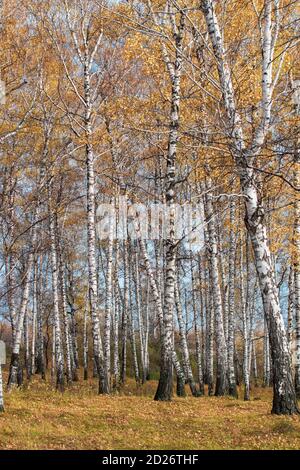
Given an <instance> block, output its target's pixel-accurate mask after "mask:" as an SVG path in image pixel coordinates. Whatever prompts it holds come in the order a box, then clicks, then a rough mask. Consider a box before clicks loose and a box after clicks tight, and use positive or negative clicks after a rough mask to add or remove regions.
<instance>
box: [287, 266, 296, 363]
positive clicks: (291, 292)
mask: <svg viewBox="0 0 300 470" xmlns="http://www.w3.org/2000/svg"><path fill="white" fill-rule="evenodd" d="M288 289H289V297H288V325H287V340H288V345H289V349H290V354H291V358H292V363H293V333H294V298H295V297H294V271H293V267H292V266H291V267H290V272H289V281H288Z"/></svg>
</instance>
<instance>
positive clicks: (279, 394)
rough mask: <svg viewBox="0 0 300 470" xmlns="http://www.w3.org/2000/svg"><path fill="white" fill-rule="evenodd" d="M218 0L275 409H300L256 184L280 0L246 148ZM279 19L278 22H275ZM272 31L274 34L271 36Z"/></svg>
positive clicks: (227, 96)
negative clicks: (259, 102) (255, 119)
mask: <svg viewBox="0 0 300 470" xmlns="http://www.w3.org/2000/svg"><path fill="white" fill-rule="evenodd" d="M214 3H215V2H214V1H213V0H202V1H201V9H202V11H203V14H204V17H205V20H206V24H207V29H208V33H209V37H210V41H211V44H212V48H213V52H214V56H215V58H216V63H217V68H218V74H219V79H220V84H221V89H222V95H223V101H224V105H225V109H226V113H227V118H228V132H229V135H230V139H231V142H232V152H233V156H234V159H235V163H236V167H237V170H238V173H239V178H240V183H241V188H242V192H243V194H244V196H245V210H246V217H245V222H246V227H247V230H248V232H249V234H250V238H251V243H252V248H253V252H254V260H255V266H256V270H257V275H258V279H259V284H260V290H261V294H262V300H263V306H264V313H265V317H266V321H267V323H268V330H269V334H270V344H271V352H272V363H273V386H274V396H273V408H272V412H273V413H275V414H293V413H298V412H299V409H298V406H297V401H296V394H295V388H294V384H293V378H292V367H291V359H290V354H289V347H288V342H287V338H286V334H285V328H284V323H283V319H282V317H281V311H280V305H279V298H278V288H277V284H276V279H275V275H274V269H273V265H272V260H271V255H270V250H269V246H268V242H267V232H266V226H265V223H264V210H263V205H262V201H261V200H260V196H259V192H258V189H257V185H256V182H257V175H256V173H255V172H254V170H253V169H252V168H251V167H252V164H253V163H255V157H256V156H257V155H258V154H259V152H260V150H261V148H262V145H263V144H264V141H265V137H266V134H267V132H268V130H269V123H270V116H271V108H272V93H273V90H274V86H275V84H276V79H274V80H273V81H272V68H273V63H274V61H273V59H274V50H275V46H276V41H277V33H278V26H279V25H278V18H279V16H278V12H279V10H278V2H275V3H274V7H275V15H274V17H275V20H274V24H273V20H272V14H273V13H272V5H273V2H271V1H268V0H266V1H265V3H264V9H263V22H262V23H263V26H262V41H261V48H262V85H261V86H262V105H261V110H262V118H261V121H260V123H259V125H258V126H257V129H256V131H255V133H254V137H253V139H252V142H251V144H250V145H249V146H248V148H246V147H245V141H244V136H243V129H242V126H241V117H240V115H239V112H238V110H237V108H236V103H235V94H234V87H233V83H232V79H231V73H230V69H229V66H228V63H227V62H226V51H225V47H224V43H223V38H222V34H221V31H220V27H219V24H218V20H217V16H216V13H215V10H214ZM276 22H277V23H276ZM272 34H273V37H272Z"/></svg>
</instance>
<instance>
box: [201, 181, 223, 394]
mask: <svg viewBox="0 0 300 470" xmlns="http://www.w3.org/2000/svg"><path fill="white" fill-rule="evenodd" d="M206 188H207V190H208V193H207V196H206V204H205V212H206V218H207V220H208V241H209V255H210V266H211V281H212V293H213V299H214V312H215V328H216V352H217V379H216V390H215V395H216V396H222V395H226V394H227V393H228V370H227V347H226V340H225V333H224V323H223V318H224V316H223V308H222V296H221V288H220V281H219V271H218V246H217V236H216V235H217V234H216V227H215V220H214V218H215V214H214V210H213V204H212V195H211V189H212V185H211V180H210V179H208V180H207V184H206Z"/></svg>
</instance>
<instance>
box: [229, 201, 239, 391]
mask: <svg viewBox="0 0 300 470" xmlns="http://www.w3.org/2000/svg"><path fill="white" fill-rule="evenodd" d="M234 229H235V203H234V201H233V200H231V202H230V233H229V286H228V290H229V292H228V302H229V305H228V375H229V377H228V378H229V395H231V396H233V397H235V398H238V392H237V386H236V378H235V370H234V345H235V335H234V333H235V251H236V243H235V232H234Z"/></svg>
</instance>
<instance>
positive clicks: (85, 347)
mask: <svg viewBox="0 0 300 470" xmlns="http://www.w3.org/2000/svg"><path fill="white" fill-rule="evenodd" d="M87 317H88V309H87V305H86V306H85V309H84V317H83V380H87V379H88V375H89V374H88V370H89V369H88V366H89V362H88V357H89V337H88V322H87Z"/></svg>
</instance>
